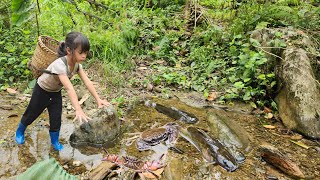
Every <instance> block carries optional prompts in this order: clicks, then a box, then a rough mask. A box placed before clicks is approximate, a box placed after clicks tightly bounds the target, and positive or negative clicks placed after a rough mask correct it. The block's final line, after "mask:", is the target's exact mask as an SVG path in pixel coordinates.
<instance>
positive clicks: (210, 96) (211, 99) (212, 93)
mask: <svg viewBox="0 0 320 180" xmlns="http://www.w3.org/2000/svg"><path fill="white" fill-rule="evenodd" d="M215 99H217V93H216V92H211V93H210V94H209V96H208V98H207V100H208V101H213V100H215Z"/></svg>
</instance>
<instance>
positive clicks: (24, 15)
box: [11, 0, 35, 25]
mask: <svg viewBox="0 0 320 180" xmlns="http://www.w3.org/2000/svg"><path fill="white" fill-rule="evenodd" d="M34 7H35V3H32V0H12V3H11V10H12V15H11V19H12V23H13V25H21V24H23V23H25V22H27V21H28V20H30V19H31V18H32V15H31V13H30V12H31V11H33V9H34Z"/></svg>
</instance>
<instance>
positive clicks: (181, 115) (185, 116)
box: [144, 100, 199, 124]
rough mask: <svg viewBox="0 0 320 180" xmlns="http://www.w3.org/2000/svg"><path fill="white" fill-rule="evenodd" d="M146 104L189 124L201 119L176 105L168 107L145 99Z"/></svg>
mask: <svg viewBox="0 0 320 180" xmlns="http://www.w3.org/2000/svg"><path fill="white" fill-rule="evenodd" d="M144 104H145V105H146V106H148V107H152V108H155V109H156V110H157V111H158V112H160V113H163V114H165V115H167V116H169V117H171V118H173V119H175V120H179V121H182V122H185V123H187V124H194V123H196V122H198V121H199V119H198V118H197V117H196V116H195V115H193V114H191V113H187V112H185V111H182V110H179V109H177V108H175V107H166V106H163V105H161V104H157V103H155V102H152V101H150V100H148V101H145V103H144Z"/></svg>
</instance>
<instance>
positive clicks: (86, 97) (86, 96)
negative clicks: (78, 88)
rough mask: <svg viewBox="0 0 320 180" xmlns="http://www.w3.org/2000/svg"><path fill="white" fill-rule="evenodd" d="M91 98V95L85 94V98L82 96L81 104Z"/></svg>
mask: <svg viewBox="0 0 320 180" xmlns="http://www.w3.org/2000/svg"><path fill="white" fill-rule="evenodd" d="M89 97H90V94H85V95H84V96H82V98H81V100H80V101H79V104H80V105H81V104H83V103H84V102H85V101H86V100H87V99H88V98H89Z"/></svg>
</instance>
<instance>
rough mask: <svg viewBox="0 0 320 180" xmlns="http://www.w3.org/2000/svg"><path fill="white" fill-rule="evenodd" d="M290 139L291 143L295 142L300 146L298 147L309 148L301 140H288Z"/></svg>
mask: <svg viewBox="0 0 320 180" xmlns="http://www.w3.org/2000/svg"><path fill="white" fill-rule="evenodd" d="M290 141H291V142H292V143H294V144H296V145H298V146H300V147H303V148H305V149H309V148H310V146H307V145H305V144H304V143H303V142H300V141H294V140H290Z"/></svg>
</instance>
